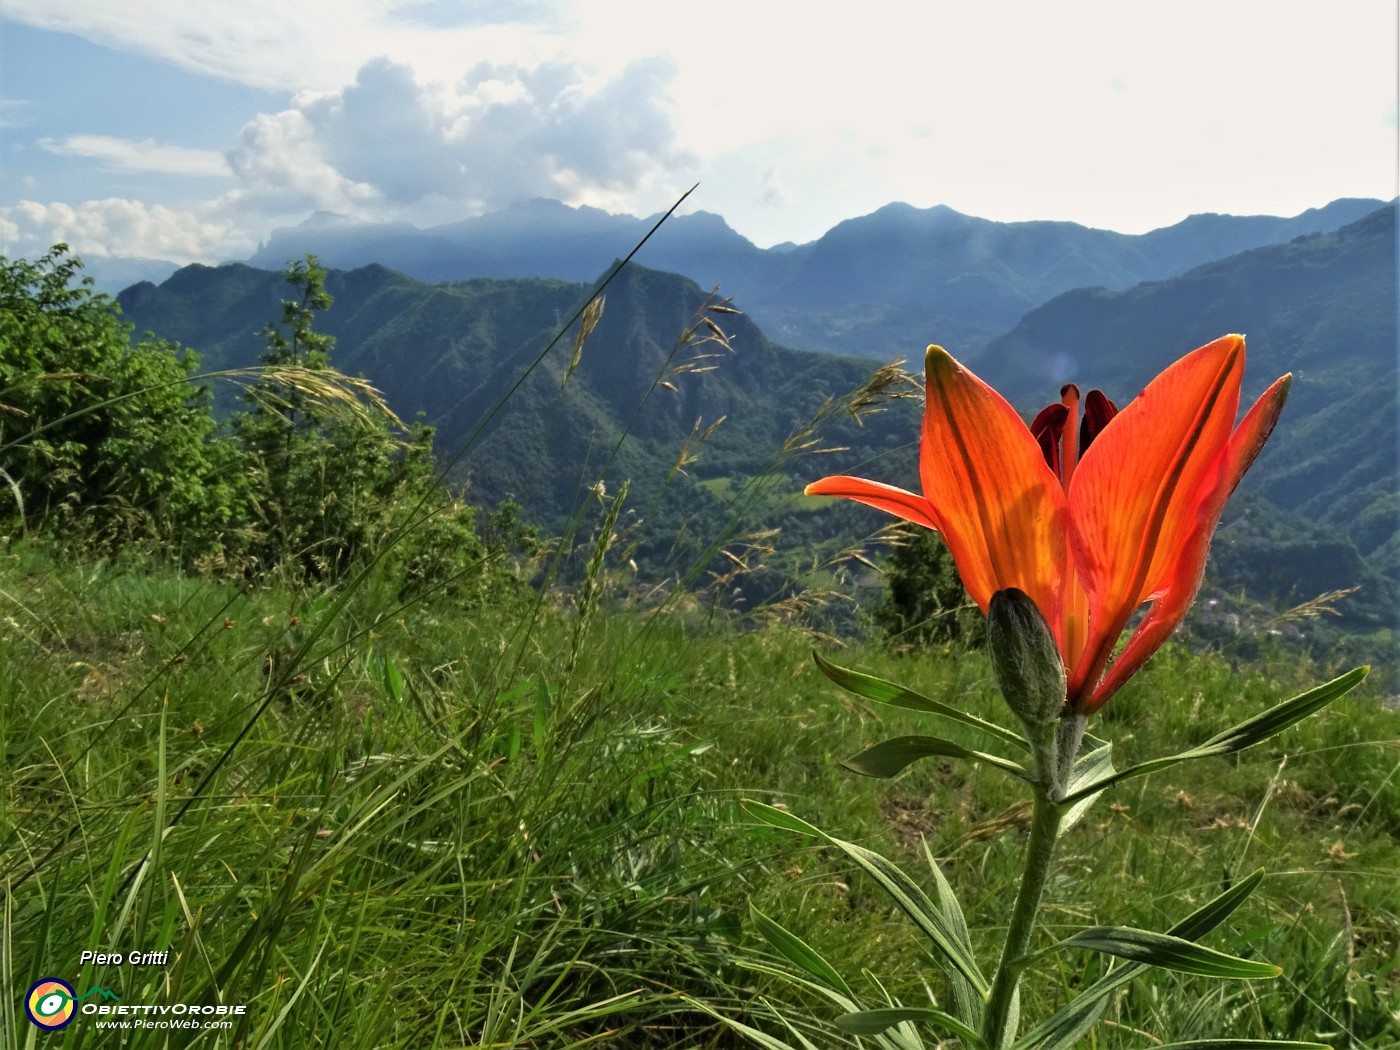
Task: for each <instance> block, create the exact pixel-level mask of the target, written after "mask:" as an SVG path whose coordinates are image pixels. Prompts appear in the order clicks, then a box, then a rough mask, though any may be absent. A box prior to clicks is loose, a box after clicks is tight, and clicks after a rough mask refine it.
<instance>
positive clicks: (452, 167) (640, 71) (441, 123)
mask: <svg viewBox="0 0 1400 1050" xmlns="http://www.w3.org/2000/svg"><path fill="white" fill-rule="evenodd" d="M675 72H676V71H675V67H674V64H673V62H672V61H671V60H670V59H664V58H647V59H642V60H639V61H635V62H633V63H631V64H630V65H627V66H625V67H623V68H621V69H620V70H618V71H617V72H616V73H614V74H612V75H610V76H608V75H599V74H596V73H594V72H593V71H591V70H590V69H589V68H588V67H586V66H584V65H583V64H582V63H579V62H575V61H572V60H565V59H558V58H554V59H547V60H545V61H543V62H540V63H537V64H535V65H524V64H514V63H498V64H493V63H481V64H478V65H476V66H474V67H472V68H471V69H470V70H469V71H468V72H467V73H466V74H465V75H462V76H460V77H459V78H458V79H456V80H455V81H449V82H441V81H426V80H423V79H420V78H419V77H418V76H416V75H415V73H414V71H413V70H412V69H411V68H409V67H408V66H405V65H401V64H398V63H395V62H393V61H390V60H389V59H386V58H376V59H373V60H371V61H370V62H368V63H366V64H364V65H363V66H362V67H361V68H360V70H359V73H358V74H357V75H356V77H355V79H354V81H353V82H352V83H350V84H349V85H348V86H346V87H344V88H341V89H339V90H336V91H306V92H302V93H301V94H299V95H297V96H295V97H294V98H293V99H292V101H291V103H290V105H289V106H288V108H286V109H283V110H280V111H279V112H274V113H260V114H258V115H257V116H255V117H254V118H253V119H252V120H249V121H248V122H247V123H246V124H245V125H244V126H243V127H242V129H240V131H239V132H238V134H237V136H236V137H235V139H234V141H233V142H232V144H231V146H230V148H229V149H228V150H227V151H226V152H224V153H223V154H218V153H215V152H213V151H209V150H198V149H189V148H185V147H180V146H174V145H165V144H161V143H157V142H156V141H154V140H151V139H146V140H139V141H138V140H134V139H126V138H119V137H116V136H111V135H101V134H91V135H73V136H69V137H67V138H62V139H57V138H50V139H43V140H40V142H39V145H40V146H41V148H42V149H44V150H46V151H48V152H50V153H53V154H57V155H60V156H65V157H76V158H82V159H85V160H92V161H97V162H99V163H100V164H101V165H102V166H103V167H104V168H106V169H107V170H111V171H121V172H134V173H161V174H166V175H176V176H198V177H202V176H224V177H226V178H227V177H230V176H231V177H232V179H233V180H234V183H235V184H234V186H233V188H232V189H229V190H227V191H225V192H223V193H222V194H221V195H219V196H217V197H209V198H205V199H203V200H196V202H195V203H191V204H187V205H185V206H182V207H167V206H164V205H159V204H148V203H143V202H141V201H138V200H126V199H121V198H109V199H104V200H90V201H86V202H84V203H82V204H77V205H70V204H66V203H49V204H40V203H37V202H35V201H32V200H30V201H22V202H20V203H19V204H17V205H11V206H8V207H5V208H0V235H3V237H4V239H5V244H6V248H7V250H8V251H10V252H12V253H16V254H19V253H24V252H32V251H41V250H43V249H45V248H47V247H48V246H49V245H50V244H52V243H55V242H57V241H65V242H67V243H69V244H71V245H73V247H74V248H75V249H76V250H78V251H79V252H81V253H83V254H86V255H92V256H94V257H105V256H128V257H147V258H159V259H168V260H171V261H175V262H187V261H210V260H214V259H225V258H236V257H239V256H242V255H246V254H247V253H248V252H250V251H251V250H253V248H255V247H256V244H257V242H258V241H259V240H260V239H262V238H263V237H265V236H266V235H267V234H268V232H270V231H271V230H272V229H273V228H275V227H277V226H283V225H289V224H295V223H298V222H301V221H302V220H303V219H305V218H306V217H307V216H308V215H309V214H311V213H312V212H316V211H327V212H333V213H335V214H338V215H343V216H346V217H348V218H351V219H355V220H360V221H409V222H417V223H420V224H430V223H437V222H445V221H449V220H450V219H454V218H464V217H467V216H470V215H475V214H479V213H481V212H484V211H488V210H491V209H494V208H499V207H503V206H505V205H507V204H510V203H513V202H516V201H520V200H526V199H529V198H533V197H553V198H557V199H559V200H562V201H564V202H566V203H569V204H575V205H579V204H588V205H593V206H595V207H602V208H607V209H610V210H620V211H632V212H635V213H638V214H649V213H651V212H654V211H655V210H656V208H657V201H658V200H665V199H668V197H669V196H670V195H671V194H672V193H673V191H674V190H675V187H676V186H677V185H684V184H688V183H689V182H690V181H693V180H692V178H691V175H692V174H693V173H692V171H691V170H690V169H691V168H693V166H694V165H695V163H696V161H695V158H694V157H693V156H692V155H691V154H690V153H689V152H687V151H686V150H685V149H684V148H683V147H682V146H681V145H680V143H679V140H678V137H677V134H676V131H675V128H674V125H673V122H672V113H671V109H670V101H669V96H668V89H669V86H670V83H671V80H672V78H673V77H674V75H675Z"/></svg>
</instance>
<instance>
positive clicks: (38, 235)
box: [0, 197, 251, 262]
mask: <svg viewBox="0 0 1400 1050" xmlns="http://www.w3.org/2000/svg"><path fill="white" fill-rule="evenodd" d="M0 236H3V237H4V240H5V243H6V251H7V253H11V254H14V255H34V254H38V253H40V252H43V251H45V250H47V249H48V248H49V247H50V245H53V244H56V243H58V242H60V241H62V242H63V243H65V244H69V245H72V246H73V247H74V248H75V249H77V250H78V252H79V253H80V254H82V255H92V256H96V257H110V256H115V257H129V258H144V259H168V260H170V261H172V262H196V261H204V260H208V259H210V258H218V257H219V256H220V255H222V254H223V253H224V250H225V249H226V248H228V247H236V248H237V249H238V250H240V251H242V252H247V251H248V250H249V248H250V247H251V245H247V244H243V243H240V242H239V235H238V234H237V232H236V230H235V228H234V226H233V224H232V223H231V222H229V221H227V220H225V221H222V222H220V221H211V220H210V219H209V218H206V217H201V216H200V215H198V214H196V213H195V212H194V211H192V210H185V209H176V208H168V207H166V206H165V205H162V204H156V205H147V204H144V203H142V202H141V201H133V200H124V199H122V198H120V197H111V198H108V199H106V200H92V201H84V202H83V203H82V204H79V205H77V206H76V207H73V206H71V205H68V204H62V203H53V204H40V203H38V202H37V201H28V200H25V201H20V202H19V203H18V204H15V205H11V206H9V207H3V208H0Z"/></svg>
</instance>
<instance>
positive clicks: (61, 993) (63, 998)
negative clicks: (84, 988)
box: [24, 977, 78, 1031]
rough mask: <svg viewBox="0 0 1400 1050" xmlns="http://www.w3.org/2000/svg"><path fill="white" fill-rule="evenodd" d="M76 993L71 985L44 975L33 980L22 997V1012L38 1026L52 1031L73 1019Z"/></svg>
mask: <svg viewBox="0 0 1400 1050" xmlns="http://www.w3.org/2000/svg"><path fill="white" fill-rule="evenodd" d="M77 998H78V997H77V995H76V993H74V991H73V986H72V985H71V984H69V983H68V982H67V981H60V980H59V979H58V978H57V977H44V978H41V979H40V980H38V981H35V982H34V985H33V986H32V987H31V988H30V989H29V994H28V995H27V996H25V997H24V1012H25V1013H26V1014H28V1015H29V1019H30V1020H31V1021H33V1022H34V1023H35V1024H36V1025H38V1026H39V1027H40V1028H47V1029H48V1030H50V1031H53V1030H55V1029H58V1028H63V1027H64V1026H66V1025H67V1024H68V1022H69V1021H71V1020H73V1014H74V1013H76V1012H77V1011H76V1009H75V1007H74V1005H73V1004H74V1003H75V1002H76V1001H77Z"/></svg>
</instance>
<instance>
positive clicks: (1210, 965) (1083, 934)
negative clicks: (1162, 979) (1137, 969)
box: [1051, 926, 1283, 980]
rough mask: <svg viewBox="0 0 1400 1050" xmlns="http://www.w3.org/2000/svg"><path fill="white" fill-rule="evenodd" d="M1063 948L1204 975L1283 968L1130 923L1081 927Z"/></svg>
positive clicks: (1241, 975) (1244, 976)
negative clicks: (1085, 950)
mask: <svg viewBox="0 0 1400 1050" xmlns="http://www.w3.org/2000/svg"><path fill="white" fill-rule="evenodd" d="M1064 948H1088V949H1089V950H1090V951H1096V952H1103V953H1104V954H1105V955H1112V956H1115V957H1117V958H1119V959H1127V960H1129V961H1131V962H1137V963H1146V964H1147V965H1148V966H1160V967H1162V968H1163V969H1166V970H1176V971H1178V972H1179V973H1194V974H1198V975H1200V976H1201V977H1229V978H1238V979H1240V980H1256V979H1259V978H1266V977H1277V976H1278V975H1279V974H1281V973H1282V972H1283V968H1282V967H1279V966H1274V965H1272V964H1271V963H1262V962H1254V961H1252V960H1249V959H1241V958H1238V957H1237V956H1234V955H1226V954H1225V953H1224V952H1218V951H1216V950H1215V949H1214V948H1206V947H1203V946H1202V945H1199V944H1196V943H1194V942H1192V941H1188V940H1186V939H1184V938H1182V937H1174V936H1172V935H1171V934H1169V933H1153V932H1152V931H1151V930H1135V929H1133V928H1132V927H1131V926H1095V927H1092V928H1091V929H1087V930H1081V931H1080V932H1079V933H1076V934H1075V935H1074V936H1073V937H1067V938H1065V939H1064V940H1063V941H1061V942H1060V943H1059V944H1057V945H1055V946H1054V948H1052V949H1051V950H1052V951H1058V950H1061V949H1064Z"/></svg>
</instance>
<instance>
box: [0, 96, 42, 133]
mask: <svg viewBox="0 0 1400 1050" xmlns="http://www.w3.org/2000/svg"><path fill="white" fill-rule="evenodd" d="M33 105H34V103H33V102H32V101H31V100H29V99H27V98H0V129H4V128H19V127H23V126H24V125H25V124H27V123H29V120H30V116H29V110H30V108H31V107H32V106H33Z"/></svg>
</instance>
